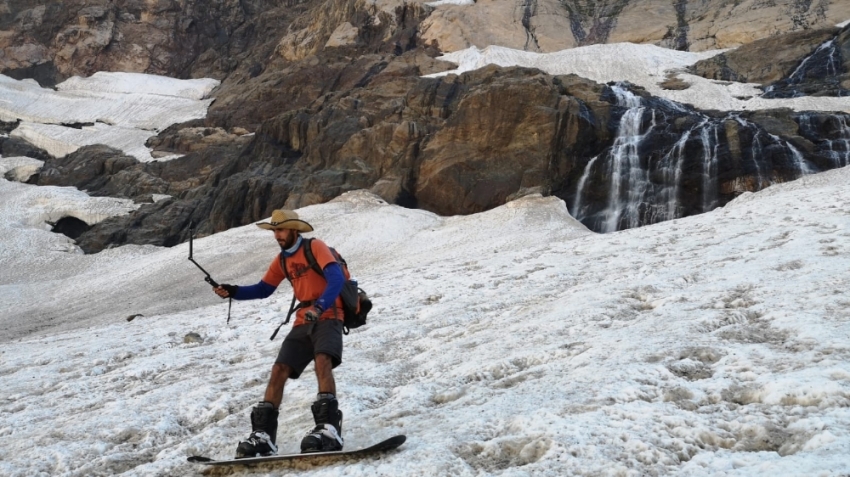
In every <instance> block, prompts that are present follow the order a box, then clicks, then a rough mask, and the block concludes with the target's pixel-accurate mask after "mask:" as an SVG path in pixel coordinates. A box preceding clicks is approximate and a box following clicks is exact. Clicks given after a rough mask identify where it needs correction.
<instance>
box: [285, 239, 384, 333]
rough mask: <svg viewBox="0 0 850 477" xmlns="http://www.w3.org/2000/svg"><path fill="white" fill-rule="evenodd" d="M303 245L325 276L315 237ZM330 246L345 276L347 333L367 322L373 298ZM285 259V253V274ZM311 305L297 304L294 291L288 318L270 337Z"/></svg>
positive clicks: (309, 259) (342, 294)
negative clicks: (319, 261)
mask: <svg viewBox="0 0 850 477" xmlns="http://www.w3.org/2000/svg"><path fill="white" fill-rule="evenodd" d="M302 246H303V247H305V248H304V257H305V258H306V259H307V264H308V265H309V266H310V268H312V269H313V271H314V272H316V273H318V274H319V276H320V277H322V278H325V272H324V271H323V270H322V268H321V267H319V263H318V262H317V261H316V257H315V256H314V255H313V239H312V238H305V239H304V243H303V244H302ZM328 248H329V249H330V251H331V254H333V256H334V259H335V260H336V261H337V263H338V264H339V266H340V268H342V274H343V276H344V277H345V283H343V284H342V290H341V291H340V292H339V296H340V298H342V310H343V313H344V315H343V324H342V332H343V334H346V335H347V334H348V333H349V332H350V331H351V330H352V329H354V328H360V327H361V326H363V325H365V324H366V316H367V315H368V314H369V311H370V310H372V300H371V299H370V298H369V296H368V295H367V294H366V292H365V291H363V289H362V288H360V287H358V286H357V281H356V280H352V279H351V278H350V277H351V274H350V273H349V271H348V263H347V262H346V261H345V259H344V258H342V255H340V254H339V252H337V251H336V249H335V248H333V247H331V246H328ZM283 260H284V258H283V254H281V255H280V262H281V263H280V265H281V268H282V269H283V270H284V274H286V265H285V264H284V262H283ZM286 278H287V280H288V279H289V276H288V275H287V277H286ZM309 305H310V304H309V303H299V304H298V306H295V293H293V294H292V303H291V304H290V305H289V313H287V315H286V320H285V321H284V322H283V323H281V324H280V326H278V327H277V329H276V330H275V332H274V333H273V334H272V337H271V338H269V339H272V340H273V339H274V338H275V336H277V332H278V330H280V327H281V326H283V325H285V324H287V323H289V319H290V318H291V317H292V314H293V313H294V312H295V311H296V310H298V309H299V308H304V307H306V306H309Z"/></svg>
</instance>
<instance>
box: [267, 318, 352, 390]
mask: <svg viewBox="0 0 850 477" xmlns="http://www.w3.org/2000/svg"><path fill="white" fill-rule="evenodd" d="M318 353H324V354H326V355H328V356H330V357H331V363H332V364H333V367H334V368H336V367H337V366H339V365H340V364H342V321H341V320H320V321H318V322H316V323H310V324H304V325H298V326H293V327H292V330H290V332H289V334H288V335H286V338H284V340H283V344H282V345H281V346H280V352H279V353H278V354H277V359H276V360H275V363H278V364H285V365H287V366H289V367H290V368H292V374H290V375H289V377H290V378H292V379H298V377H299V376H301V372H302V371H304V368H306V367H307V365H308V364H310V361H313V358H315V357H316V354H318Z"/></svg>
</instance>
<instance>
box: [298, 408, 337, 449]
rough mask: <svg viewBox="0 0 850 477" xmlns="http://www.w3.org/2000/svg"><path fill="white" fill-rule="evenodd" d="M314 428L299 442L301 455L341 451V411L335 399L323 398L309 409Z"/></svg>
mask: <svg viewBox="0 0 850 477" xmlns="http://www.w3.org/2000/svg"><path fill="white" fill-rule="evenodd" d="M310 409H311V410H312V411H313V419H314V420H315V421H316V427H314V428H313V430H312V431H310V433H309V434H307V435H306V436H305V437H304V439H302V440H301V453H306V452H328V451H339V450H342V444H343V441H342V411H340V410H339V402H338V401H337V400H336V398H335V397H330V398H329V397H323V398H321V399H319V400H318V401H316V402H314V403H313V406H312V407H311V408H310Z"/></svg>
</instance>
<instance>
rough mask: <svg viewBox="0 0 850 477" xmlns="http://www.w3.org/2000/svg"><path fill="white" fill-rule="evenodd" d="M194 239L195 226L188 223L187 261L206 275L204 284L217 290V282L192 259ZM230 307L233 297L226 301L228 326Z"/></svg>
mask: <svg viewBox="0 0 850 477" xmlns="http://www.w3.org/2000/svg"><path fill="white" fill-rule="evenodd" d="M194 237H195V226H194V224H192V222H189V261H190V262H192V263H194V264H195V266H196V267H198V268H200V269H201V271H202V272H204V275H206V276H205V277H204V281H205V282H207V283H209V284H210V285H212V286H213V287H215V288H218V286H219V285H218V282H216V281H215V280H213V277H212V276H211V275H210V273H209V272H208V271H206V270H204V267H202V266H201V265H200V264H199V263H198V262H196V261H195V259H194V258H192V249H193V245H192V242H193V239H194ZM232 307H233V297H229V300H228V303H227V323H228V324H229V323H230V309H231V308H232Z"/></svg>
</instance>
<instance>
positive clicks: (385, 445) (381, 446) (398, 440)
mask: <svg viewBox="0 0 850 477" xmlns="http://www.w3.org/2000/svg"><path fill="white" fill-rule="evenodd" d="M405 440H407V437H406V436H403V435H398V436H393V437H390V438H389V439H387V440H385V441H382V442H379V443H377V444H375V445H373V446H369V447H364V448H362V449H355V450H341V451H331V452H309V453H306V454H282V455H269V456H264V457H245V458H244V459H225V460H215V459H211V458H209V457H204V456H200V455H193V456H190V457H189V458H188V459H187V460H188V461H189V462H192V463H195V464H204V465H247V464H262V463H265V462H276V461H281V460H296V459H314V458H317V457H352V456H353V457H356V456H362V455H368V454H375V453H378V452H386V451H390V450H393V449H395V448H397V447H399V446H400V445H402V444H404V441H405Z"/></svg>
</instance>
